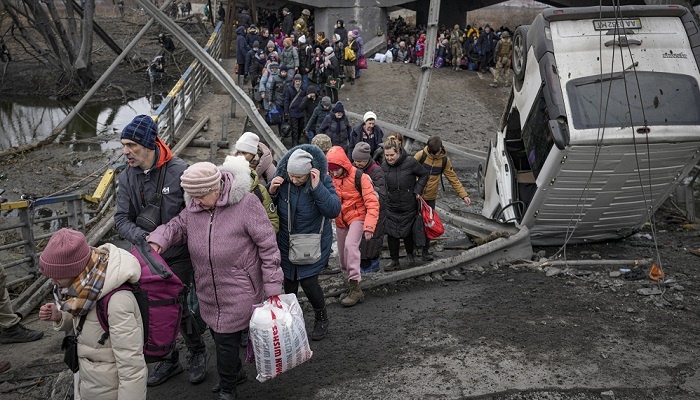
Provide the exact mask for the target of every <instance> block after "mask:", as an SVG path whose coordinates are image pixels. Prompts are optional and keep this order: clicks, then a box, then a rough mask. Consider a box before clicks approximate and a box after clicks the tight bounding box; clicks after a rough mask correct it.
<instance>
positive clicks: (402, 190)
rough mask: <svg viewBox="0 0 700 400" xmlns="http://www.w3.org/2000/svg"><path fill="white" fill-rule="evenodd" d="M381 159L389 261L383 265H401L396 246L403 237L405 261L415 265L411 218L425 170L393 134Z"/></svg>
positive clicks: (425, 177) (391, 268)
mask: <svg viewBox="0 0 700 400" xmlns="http://www.w3.org/2000/svg"><path fill="white" fill-rule="evenodd" d="M384 158H385V159H384V163H382V171H383V172H384V179H385V181H386V189H387V219H386V223H385V224H384V230H385V232H386V234H387V236H388V237H387V242H388V244H389V254H390V255H391V263H389V264H387V265H385V266H384V271H394V270H397V269H399V268H400V264H399V247H400V246H401V239H403V243H404V246H405V247H406V258H407V259H408V265H409V266H411V267H412V266H414V265H415V258H414V256H413V250H414V248H415V240H414V237H413V229H412V228H413V222H414V221H415V219H416V216H417V214H418V202H417V200H418V199H420V196H421V194H422V193H423V188H424V187H425V184H426V183H427V182H428V177H429V175H428V171H426V170H425V169H424V168H423V167H422V166H421V165H420V164H419V163H418V161H416V159H415V158H413V157H411V156H409V155H408V153H407V152H406V150H405V149H404V148H403V147H401V144H400V143H399V141H398V140H396V138H395V137H393V136H390V137H389V139H387V140H386V141H385V142H384Z"/></svg>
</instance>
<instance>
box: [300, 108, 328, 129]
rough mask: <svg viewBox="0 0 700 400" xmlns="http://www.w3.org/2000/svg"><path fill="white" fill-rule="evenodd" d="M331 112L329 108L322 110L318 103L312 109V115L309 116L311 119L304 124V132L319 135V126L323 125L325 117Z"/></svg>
mask: <svg viewBox="0 0 700 400" xmlns="http://www.w3.org/2000/svg"><path fill="white" fill-rule="evenodd" d="M330 112H331V107H328V109H326V108H323V106H322V105H321V104H320V103H319V105H318V106H316V108H315V109H314V113H313V114H311V118H309V121H308V122H307V123H306V128H305V130H307V131H311V132H314V133H319V130H320V129H321V124H323V120H325V119H326V116H327V115H328V114H330Z"/></svg>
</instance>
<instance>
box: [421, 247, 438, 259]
mask: <svg viewBox="0 0 700 400" xmlns="http://www.w3.org/2000/svg"><path fill="white" fill-rule="evenodd" d="M421 258H423V261H433V260H434V259H435V257H433V255H432V254H430V251H429V250H428V249H423V256H422V257H421Z"/></svg>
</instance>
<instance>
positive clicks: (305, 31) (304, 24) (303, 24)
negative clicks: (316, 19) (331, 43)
mask: <svg viewBox="0 0 700 400" xmlns="http://www.w3.org/2000/svg"><path fill="white" fill-rule="evenodd" d="M310 16H311V11H309V10H308V9H306V8H305V9H303V10H302V11H301V17H299V19H297V20H296V21H294V31H295V32H297V33H298V36H297V37H301V36H306V37H309V17H310Z"/></svg>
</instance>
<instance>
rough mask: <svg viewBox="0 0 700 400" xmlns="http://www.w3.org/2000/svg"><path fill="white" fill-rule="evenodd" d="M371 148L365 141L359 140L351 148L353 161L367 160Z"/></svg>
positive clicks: (370, 156)
mask: <svg viewBox="0 0 700 400" xmlns="http://www.w3.org/2000/svg"><path fill="white" fill-rule="evenodd" d="M371 152H372V148H371V147H370V146H369V143H367V142H360V143H358V144H356V145H355V148H354V149H353V150H352V159H353V161H369V160H370V159H371V158H372V155H371Z"/></svg>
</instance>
